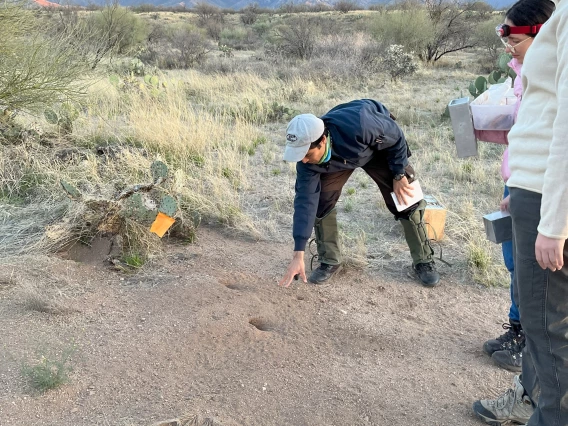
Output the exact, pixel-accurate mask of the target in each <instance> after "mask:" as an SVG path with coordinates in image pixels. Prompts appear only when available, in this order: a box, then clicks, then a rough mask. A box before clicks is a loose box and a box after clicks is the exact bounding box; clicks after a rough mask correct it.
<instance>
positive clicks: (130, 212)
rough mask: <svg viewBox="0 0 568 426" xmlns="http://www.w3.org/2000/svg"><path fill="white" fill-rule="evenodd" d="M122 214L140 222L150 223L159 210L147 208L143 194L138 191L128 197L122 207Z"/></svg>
mask: <svg viewBox="0 0 568 426" xmlns="http://www.w3.org/2000/svg"><path fill="white" fill-rule="evenodd" d="M122 214H123V216H125V217H128V218H130V219H133V220H136V221H138V222H143V223H149V222H152V221H153V220H154V219H155V218H156V215H157V212H156V211H155V210H150V209H149V208H147V207H146V206H145V205H144V200H143V199H142V194H140V193H136V194H134V195H132V196H131V197H128V198H127V199H126V201H125V202H124V205H123V208H122Z"/></svg>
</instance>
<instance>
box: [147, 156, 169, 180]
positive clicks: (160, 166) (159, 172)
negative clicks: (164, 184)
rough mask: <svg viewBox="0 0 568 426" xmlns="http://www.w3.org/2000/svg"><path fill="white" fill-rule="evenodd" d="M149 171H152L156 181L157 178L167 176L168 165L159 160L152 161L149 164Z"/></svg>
mask: <svg viewBox="0 0 568 426" xmlns="http://www.w3.org/2000/svg"><path fill="white" fill-rule="evenodd" d="M150 171H151V172H152V179H153V180H154V183H156V182H157V181H158V179H159V178H162V179H165V178H167V177H168V166H166V165H165V164H164V163H162V162H161V161H154V162H153V163H152V165H151V166H150Z"/></svg>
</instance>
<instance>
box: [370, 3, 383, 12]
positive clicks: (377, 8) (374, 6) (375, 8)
mask: <svg viewBox="0 0 568 426" xmlns="http://www.w3.org/2000/svg"><path fill="white" fill-rule="evenodd" d="M369 10H373V11H375V12H380V13H384V12H386V10H387V8H386V6H385V5H384V4H381V3H376V4H371V5H369Z"/></svg>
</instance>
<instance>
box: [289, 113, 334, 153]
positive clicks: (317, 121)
mask: <svg viewBox="0 0 568 426" xmlns="http://www.w3.org/2000/svg"><path fill="white" fill-rule="evenodd" d="M324 130H325V125H324V124H323V121H322V120H321V118H318V117H316V116H315V115H313V114H300V115H297V116H295V117H294V118H293V119H292V120H291V121H290V123H288V128H287V129H286V149H285V150H284V161H289V162H291V163H297V162H298V161H301V160H302V158H304V157H305V156H306V154H307V152H308V150H309V149H310V144H311V143H313V142H315V141H317V140H318V139H319V138H320V137H321V136H322V135H323V131H324Z"/></svg>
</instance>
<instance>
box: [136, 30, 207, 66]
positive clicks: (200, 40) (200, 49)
mask: <svg viewBox="0 0 568 426" xmlns="http://www.w3.org/2000/svg"><path fill="white" fill-rule="evenodd" d="M213 49H214V48H213V45H212V44H211V43H210V42H209V41H208V40H207V38H206V37H205V35H204V34H203V32H202V31H201V30H199V29H197V28H195V27H193V26H191V25H188V24H182V25H178V26H175V27H173V28H170V29H169V30H167V31H165V33H163V34H161V35H160V36H156V37H155V38H154V39H153V42H152V43H149V45H148V46H147V48H146V50H145V51H144V52H143V53H141V54H140V59H141V60H142V61H145V62H148V63H149V64H151V65H154V66H157V67H159V68H162V69H175V68H181V69H187V68H192V67H194V66H196V65H200V64H202V63H203V62H205V60H206V58H207V53H208V52H210V51H212V50H213Z"/></svg>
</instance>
